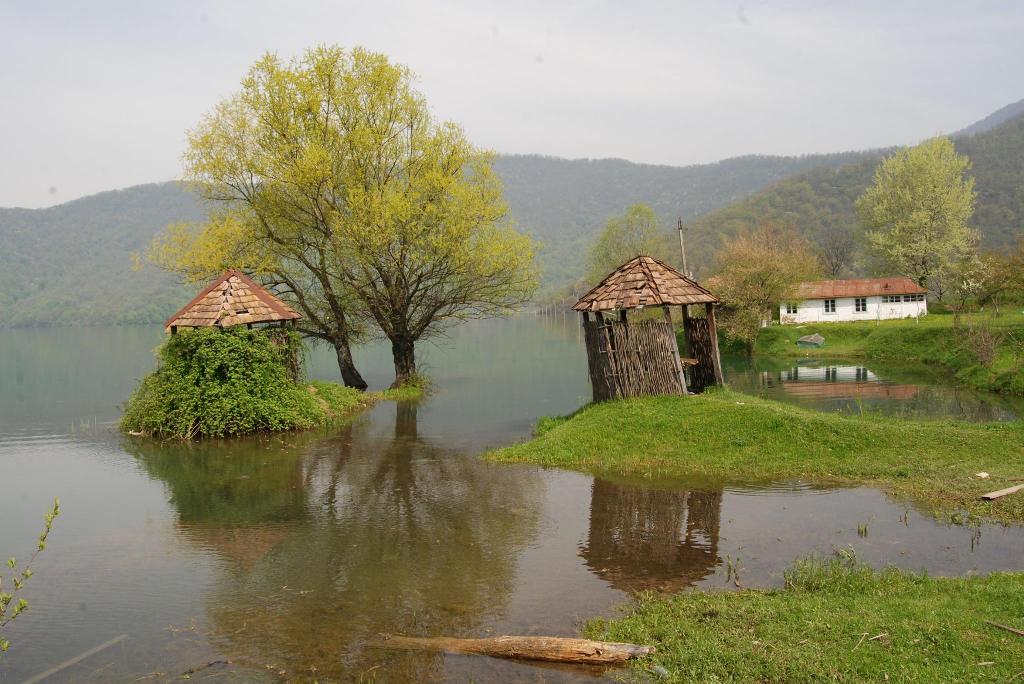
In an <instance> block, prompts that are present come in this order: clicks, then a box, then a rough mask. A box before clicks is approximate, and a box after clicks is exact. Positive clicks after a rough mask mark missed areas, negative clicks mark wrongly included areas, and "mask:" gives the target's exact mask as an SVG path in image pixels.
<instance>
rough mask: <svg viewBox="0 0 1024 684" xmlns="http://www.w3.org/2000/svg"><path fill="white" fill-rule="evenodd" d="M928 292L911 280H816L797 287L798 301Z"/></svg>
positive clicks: (900, 278)
mask: <svg viewBox="0 0 1024 684" xmlns="http://www.w3.org/2000/svg"><path fill="white" fill-rule="evenodd" d="M927 292H928V290H926V289H925V288H923V287H921V286H920V285H918V284H917V283H916V282H914V281H913V280H911V279H910V278H904V277H895V278H858V279H855V280H815V281H812V282H806V283H800V284H799V285H798V286H797V291H796V299H799V300H801V301H802V300H805V299H838V298H841V297H872V296H877V295H902V294H927Z"/></svg>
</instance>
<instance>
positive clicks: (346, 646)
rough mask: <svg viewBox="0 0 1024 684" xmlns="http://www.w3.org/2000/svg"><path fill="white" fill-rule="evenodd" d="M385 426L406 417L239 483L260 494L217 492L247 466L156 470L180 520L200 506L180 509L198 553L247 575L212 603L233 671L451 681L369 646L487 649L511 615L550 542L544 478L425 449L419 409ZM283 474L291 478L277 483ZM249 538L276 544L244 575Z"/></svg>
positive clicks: (222, 581)
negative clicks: (525, 564)
mask: <svg viewBox="0 0 1024 684" xmlns="http://www.w3.org/2000/svg"><path fill="white" fill-rule="evenodd" d="M375 410H376V412H377V413H376V417H377V418H379V417H380V414H381V413H382V412H386V411H391V410H393V411H394V416H395V419H394V423H393V425H388V426H386V427H384V428H383V429H382V426H381V424H382V423H390V421H387V419H386V418H385V419H384V420H363V421H357V422H356V423H355V424H353V425H350V426H349V427H347V428H345V429H343V430H341V431H340V432H338V433H337V434H335V435H334V436H332V437H330V438H329V439H326V440H321V441H320V442H318V443H315V444H311V445H307V446H306V447H305V448H303V449H283V450H280V451H279V452H278V451H275V452H273V453H267V452H264V454H263V459H262V460H261V459H257V458H253V459H252V460H251V461H245V462H246V463H248V464H249V467H250V468H251V469H252V474H251V476H250V477H249V478H244V479H242V480H241V482H247V481H248V480H249V479H254V478H255V479H263V480H264V482H263V484H262V486H261V487H257V486H256V485H254V484H246V485H241V484H240V483H239V482H238V481H237V477H236V479H231V478H230V477H223V476H217V477H214V478H210V479H208V478H207V477H206V475H207V474H208V473H210V472H211V469H212V471H213V472H214V473H219V472H220V471H221V470H226V471H228V472H231V473H234V472H235V471H234V470H233V469H234V468H235V467H237V466H235V465H232V466H229V465H226V464H220V465H210V464H209V463H203V464H200V463H198V462H197V460H195V459H184V460H182V462H181V463H178V464H175V465H171V464H166V463H164V462H163V459H162V458H155V459H150V458H146V457H143V460H144V461H146V460H155V461H157V462H158V463H159V466H153V465H150V466H148V468H147V469H150V472H151V473H154V474H155V475H156V476H158V477H161V479H164V478H167V479H166V480H165V481H167V483H168V488H169V490H170V491H171V492H172V496H171V500H172V502H173V503H174V504H175V506H178V505H179V503H180V502H188V503H189V509H188V510H189V513H188V514H187V515H186V513H185V512H184V511H182V510H181V509H180V508H179V515H180V516H181V519H182V524H183V526H184V525H185V519H186V517H187V518H188V526H189V527H190V529H188V530H187V533H186V534H185V536H186V538H189V539H193V540H197V536H196V528H197V526H201V527H202V528H203V535H204V536H203V538H202V540H201V543H202V544H203V545H204V547H207V548H212V549H215V550H216V551H217V552H218V553H220V554H222V555H223V556H224V557H225V558H230V559H232V560H233V561H235V562H233V563H231V564H230V565H229V566H228V567H229V568H230V569H229V570H227V571H225V572H222V573H221V574H220V575H218V577H217V578H216V580H215V583H214V585H213V588H212V590H211V593H210V595H209V596H208V597H207V613H208V617H209V621H210V623H211V630H212V634H211V635H210V638H211V640H212V641H213V642H214V644H215V645H216V646H217V647H218V648H219V649H220V650H221V651H222V652H223V653H225V654H226V655H227V656H228V657H229V658H231V659H232V660H233V661H235V662H239V663H247V664H249V665H255V666H267V665H272V666H273V668H274V669H275V670H278V669H279V670H283V671H285V672H286V673H287V674H286V676H287V678H288V679H289V680H293V679H298V680H302V679H303V678H306V679H309V680H313V679H317V678H319V679H320V680H321V681H323V680H324V679H327V680H331V681H334V680H337V679H358V678H359V677H360V676H361V675H363V674H365V673H367V672H368V671H369V672H370V674H369V675H367V678H373V676H376V677H377V678H378V679H383V680H387V681H394V680H409V681H423V680H427V679H432V678H437V677H438V676H439V673H440V668H441V665H442V663H443V660H442V658H441V657H440V656H436V655H432V654H423V653H396V652H390V651H386V650H380V649H375V648H370V647H368V644H369V643H370V642H373V641H377V640H378V635H379V634H382V633H394V634H412V635H456V636H458V635H474V636H475V635H479V634H480V630H481V629H482V628H483V626H484V625H485V623H486V621H487V620H488V619H491V618H493V617H494V616H495V615H497V614H498V613H500V612H501V610H502V609H503V606H504V605H505V604H506V602H507V600H508V596H509V593H510V590H511V587H512V585H513V580H514V570H515V557H516V555H517V553H518V552H519V549H520V548H521V547H522V546H523V545H524V544H525V543H527V542H529V541H530V540H531V539H532V538H533V536H534V535H535V534H536V529H537V517H538V511H539V508H540V502H539V496H540V495H541V494H542V492H543V485H542V483H541V482H540V480H539V475H538V474H537V473H536V472H535V471H530V470H527V469H521V468H506V467H501V466H493V465H490V464H487V463H484V462H482V461H480V460H479V459H478V458H476V457H475V456H466V455H463V454H459V453H453V452H451V451H448V450H445V449H442V448H440V447H438V446H436V445H434V444H432V443H431V442H430V440H428V439H426V438H424V437H422V436H420V435H419V431H418V427H417V409H416V406H415V404H412V403H403V404H399V405H397V406H394V407H391V406H388V405H382V406H380V407H378V408H377V409H375ZM274 458H280V464H279V465H278V466H277V467H268V466H267V465H266V463H265V462H264V461H267V460H272V459H274ZM218 459H219V456H218V455H217V454H216V453H213V454H208V455H207V460H218ZM225 460H230V461H233V462H238V461H239V460H245V459H244V458H243V459H237V458H236V457H235V455H234V454H232V455H231V456H229V457H226V458H225ZM257 463H258V464H259V465H258V467H257ZM193 469H194V472H193ZM204 483H207V484H206V485H205V489H204ZM225 483H227V484H225ZM240 487H242V488H248V487H252V490H251V491H252V492H253V493H255V492H256V491H260V492H261V493H262V495H263V498H264V501H263V502H257V501H249V500H248V497H247V496H240V491H239V488H240ZM246 491H250V490H248V489H246ZM254 498H258V497H254ZM204 499H205V503H203V500H204ZM235 505H237V506H238V507H240V508H242V509H247V510H246V511H245V512H244V514H243V513H241V512H239V511H234V510H233V509H234V506H235ZM204 516H205V517H204ZM200 519H201V520H200ZM200 522H201V523H202V524H201V525H200V524H199V523H200ZM246 535H250V536H251V538H252V539H253V540H254V541H253V543H254V544H255V543H257V540H259V539H262V540H267V539H271V538H273V539H274V543H273V544H272V545H271V546H270V547H269V548H268V550H267V552H266V553H265V554H264V555H262V556H261V557H259V559H258V560H256V561H251V560H246V562H239V561H240V558H239V555H238V552H237V550H235V549H233V548H232V546H233V542H231V541H230V540H232V539H244V538H245V536H246Z"/></svg>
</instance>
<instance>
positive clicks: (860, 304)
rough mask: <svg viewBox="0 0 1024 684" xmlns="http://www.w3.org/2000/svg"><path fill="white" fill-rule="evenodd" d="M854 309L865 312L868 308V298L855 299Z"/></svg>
mask: <svg viewBox="0 0 1024 684" xmlns="http://www.w3.org/2000/svg"><path fill="white" fill-rule="evenodd" d="M853 310H854V311H856V312H857V313H864V312H865V311H867V310H868V298H867V297H857V298H856V299H854V300H853Z"/></svg>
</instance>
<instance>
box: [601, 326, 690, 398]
mask: <svg viewBox="0 0 1024 684" xmlns="http://www.w3.org/2000/svg"><path fill="white" fill-rule="evenodd" d="M583 333H584V335H583V336H584V341H585V344H586V347H587V363H588V365H589V369H590V384H591V387H592V388H593V391H594V401H605V400H607V399H624V398H626V397H639V396H644V395H652V394H685V392H686V388H685V386H684V385H683V383H682V382H681V379H680V377H679V365H678V363H679V350H678V348H677V346H676V338H675V333H674V331H673V330H672V326H671V325H670V324H669V323H668V322H667V321H655V320H648V321H636V322H627V323H623V322H621V321H585V322H584V323H583Z"/></svg>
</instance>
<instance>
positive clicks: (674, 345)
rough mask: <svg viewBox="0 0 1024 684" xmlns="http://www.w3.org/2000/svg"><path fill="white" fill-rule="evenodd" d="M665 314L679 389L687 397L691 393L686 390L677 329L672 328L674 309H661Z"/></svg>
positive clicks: (665, 307)
mask: <svg viewBox="0 0 1024 684" xmlns="http://www.w3.org/2000/svg"><path fill="white" fill-rule="evenodd" d="M661 310H662V311H664V312H665V322H666V323H668V332H669V340H668V342H669V345H670V346H671V347H672V360H673V361H674V362H675V364H676V373H678V374H679V387H680V389H682V390H683V396H684V397H685V396H686V395H687V394H689V392H688V391H687V389H686V373H684V372H683V360H682V359H680V358H679V343H678V342H677V341H676V333H675V329H674V328H673V327H672V309H671V308H670V307H668V306H663V307H661Z"/></svg>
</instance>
